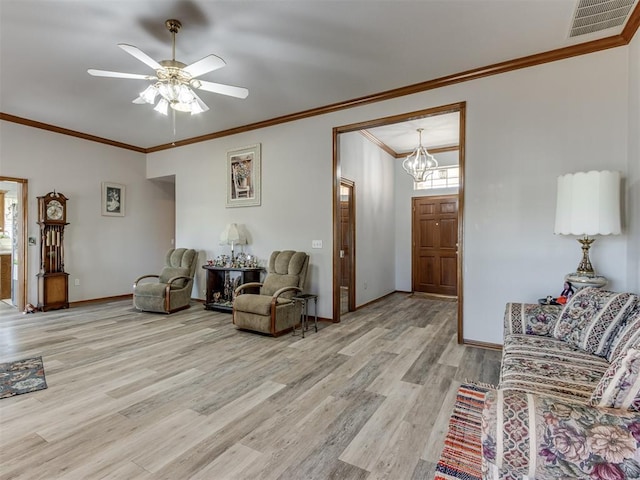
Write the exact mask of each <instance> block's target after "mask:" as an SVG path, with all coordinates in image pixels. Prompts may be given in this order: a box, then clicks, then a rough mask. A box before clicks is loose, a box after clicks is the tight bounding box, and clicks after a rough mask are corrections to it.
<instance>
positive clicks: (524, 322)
mask: <svg viewBox="0 0 640 480" xmlns="http://www.w3.org/2000/svg"><path fill="white" fill-rule="evenodd" d="M561 312H562V308H561V307H560V306H557V305H540V304H538V303H507V306H506V308H505V311H504V332H505V336H507V335H508V334H511V333H528V334H529V335H545V336H548V337H550V336H551V332H553V328H554V327H555V326H556V322H557V321H558V317H559V316H560V313H561Z"/></svg>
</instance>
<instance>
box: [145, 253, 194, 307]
mask: <svg viewBox="0 0 640 480" xmlns="http://www.w3.org/2000/svg"><path fill="white" fill-rule="evenodd" d="M197 262H198V252H196V251H195V250H192V249H186V248H175V249H173V248H172V249H171V250H169V251H168V252H167V256H166V258H165V266H164V268H163V269H162V271H161V272H160V275H153V274H149V275H142V276H141V277H138V278H137V279H136V281H135V282H134V283H133V306H134V307H135V308H137V309H138V310H144V311H146V312H161V313H173V312H177V311H178V310H183V309H185V308H189V306H190V301H191V290H192V288H193V276H194V275H195V273H196V263H197ZM144 278H156V279H157V281H155V282H140V281H141V280H142V279H144Z"/></svg>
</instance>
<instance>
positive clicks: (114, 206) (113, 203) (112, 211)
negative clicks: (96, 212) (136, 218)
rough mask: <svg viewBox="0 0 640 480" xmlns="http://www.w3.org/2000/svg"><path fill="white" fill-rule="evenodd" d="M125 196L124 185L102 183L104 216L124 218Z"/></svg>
mask: <svg viewBox="0 0 640 480" xmlns="http://www.w3.org/2000/svg"><path fill="white" fill-rule="evenodd" d="M125 194H126V187H125V186H124V185H121V184H119V183H111V182H102V215H106V216H108V217H124V202H125Z"/></svg>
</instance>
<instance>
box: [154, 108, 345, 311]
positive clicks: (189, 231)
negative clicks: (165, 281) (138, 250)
mask: <svg viewBox="0 0 640 480" xmlns="http://www.w3.org/2000/svg"><path fill="white" fill-rule="evenodd" d="M314 124H315V125H317V123H316V122H312V121H311V120H308V121H300V122H295V123H288V124H284V125H278V126H275V127H272V128H269V129H266V131H265V130H261V131H256V132H248V133H246V134H242V135H237V136H233V137H225V138H221V139H219V140H214V141H210V142H203V143H197V144H193V145H189V146H186V147H181V148H176V149H172V150H165V151H161V152H157V153H153V154H150V155H148V164H147V175H148V176H150V177H154V176H160V175H167V174H169V173H175V174H176V205H177V208H176V235H177V244H178V245H189V246H190V247H192V248H198V249H201V250H204V251H205V252H206V258H214V257H216V256H218V255H220V254H229V252H230V247H229V246H220V245H219V237H220V233H222V231H223V229H224V227H225V226H226V225H227V224H228V223H231V222H235V223H238V224H243V225H244V226H245V227H246V230H247V231H248V233H249V235H250V244H249V245H247V246H245V247H244V250H245V251H247V252H250V253H251V254H254V255H257V256H258V257H259V258H260V259H262V260H263V262H266V261H267V260H268V258H269V255H270V254H271V252H272V251H274V250H288V249H290V250H299V251H305V252H307V253H309V254H310V263H309V277H308V281H309V282H310V283H309V285H310V286H309V288H310V290H313V291H315V292H317V293H318V294H319V299H318V303H319V308H318V313H319V315H320V316H323V317H331V316H332V313H331V282H332V277H331V268H330V265H331V261H332V256H331V250H332V241H333V237H332V223H331V218H332V213H331V200H332V188H331V175H332V162H331V159H332V155H331V149H332V145H331V130H330V128H329V126H328V124H325V125H324V126H321V127H319V128H320V129H321V131H323V132H324V133H325V135H324V136H323V135H309V134H308V132H309V131H310V130H311V131H313V130H314V127H313V125H314ZM256 143H261V144H262V204H261V205H260V206H253V207H235V208H225V198H226V152H227V151H228V150H232V149H236V148H240V147H244V146H247V145H253V144H256ZM327 185H329V187H328V188H327ZM327 205H328V206H329V208H324V207H325V206H327ZM312 240H322V242H323V248H322V249H311V241H312ZM327 265H329V268H327ZM196 288H197V292H198V295H199V298H204V289H205V281H204V271H203V270H202V269H199V273H198V276H197V279H196Z"/></svg>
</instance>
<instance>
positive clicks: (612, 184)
mask: <svg viewBox="0 0 640 480" xmlns="http://www.w3.org/2000/svg"><path fill="white" fill-rule="evenodd" d="M554 233H556V234H560V235H579V236H581V237H582V238H579V239H578V242H580V244H581V245H582V260H581V261H580V264H579V265H578V268H577V269H576V271H575V272H574V273H570V274H568V275H567V276H565V280H566V281H568V282H571V284H572V285H573V286H574V287H576V288H583V287H598V288H599V287H603V286H605V285H606V284H607V279H606V278H605V277H603V276H600V275H596V272H595V270H594V268H593V266H592V265H591V260H589V248H590V247H591V244H592V243H593V242H594V240H595V239H593V238H590V237H589V236H590V235H617V234H619V233H620V172H612V171H606V170H605V171H601V172H597V171H590V172H579V173H569V174H567V175H562V176H560V177H558V197H557V202H556V222H555V229H554Z"/></svg>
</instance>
